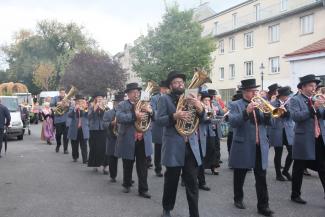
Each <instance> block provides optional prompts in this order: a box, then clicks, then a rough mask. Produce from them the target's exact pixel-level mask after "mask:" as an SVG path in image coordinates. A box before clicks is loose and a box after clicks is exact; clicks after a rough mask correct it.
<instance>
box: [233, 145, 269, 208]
mask: <svg viewBox="0 0 325 217" xmlns="http://www.w3.org/2000/svg"><path fill="white" fill-rule="evenodd" d="M247 171H248V169H239V168H234V201H235V202H238V201H243V198H244V192H243V186H244V182H245V176H246V173H247ZM254 176H255V188H256V194H257V208H258V209H264V208H267V207H269V195H268V190H267V184H266V170H263V168H262V158H261V149H260V146H259V145H257V146H256V160H255V168H254Z"/></svg>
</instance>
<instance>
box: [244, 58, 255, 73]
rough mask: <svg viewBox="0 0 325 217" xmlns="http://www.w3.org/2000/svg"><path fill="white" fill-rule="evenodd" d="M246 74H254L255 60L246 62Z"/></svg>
mask: <svg viewBox="0 0 325 217" xmlns="http://www.w3.org/2000/svg"><path fill="white" fill-rule="evenodd" d="M245 73H246V74H245V75H246V76H253V75H254V72H253V61H247V62H245Z"/></svg>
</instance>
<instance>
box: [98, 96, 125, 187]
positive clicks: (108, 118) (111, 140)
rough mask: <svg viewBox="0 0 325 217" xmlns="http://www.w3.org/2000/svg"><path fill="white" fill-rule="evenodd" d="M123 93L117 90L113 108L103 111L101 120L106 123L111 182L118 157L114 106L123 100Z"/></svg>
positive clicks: (115, 172)
mask: <svg viewBox="0 0 325 217" xmlns="http://www.w3.org/2000/svg"><path fill="white" fill-rule="evenodd" d="M124 96H125V93H124V92H119V93H117V94H115V95H114V99H113V109H111V110H108V111H105V113H104V117H103V121H104V122H105V124H106V125H107V129H108V130H107V141H106V156H107V158H108V165H109V174H110V177H111V182H116V176H117V163H118V157H117V153H116V140H117V132H118V125H117V122H116V115H115V114H116V107H117V105H118V104H119V103H120V102H122V101H123V100H124Z"/></svg>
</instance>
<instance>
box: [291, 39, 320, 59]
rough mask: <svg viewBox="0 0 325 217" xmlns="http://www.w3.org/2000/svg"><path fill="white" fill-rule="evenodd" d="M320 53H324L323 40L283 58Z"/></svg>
mask: <svg viewBox="0 0 325 217" xmlns="http://www.w3.org/2000/svg"><path fill="white" fill-rule="evenodd" d="M320 52H325V38H323V39H321V40H319V41H317V42H315V43H312V44H310V45H308V46H306V47H303V48H301V49H299V50H296V51H294V52H292V53H289V54H286V55H285V57H292V56H300V55H306V54H312V53H320Z"/></svg>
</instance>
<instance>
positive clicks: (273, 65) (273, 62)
mask: <svg viewBox="0 0 325 217" xmlns="http://www.w3.org/2000/svg"><path fill="white" fill-rule="evenodd" d="M269 60H270V72H271V73H278V72H280V60H279V57H271V58H270V59H269Z"/></svg>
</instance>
